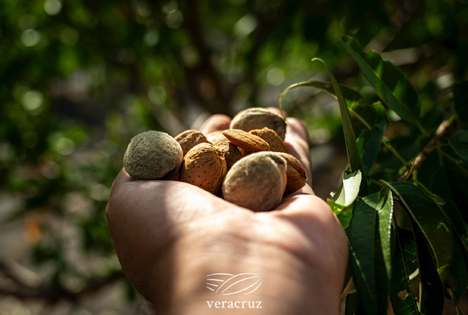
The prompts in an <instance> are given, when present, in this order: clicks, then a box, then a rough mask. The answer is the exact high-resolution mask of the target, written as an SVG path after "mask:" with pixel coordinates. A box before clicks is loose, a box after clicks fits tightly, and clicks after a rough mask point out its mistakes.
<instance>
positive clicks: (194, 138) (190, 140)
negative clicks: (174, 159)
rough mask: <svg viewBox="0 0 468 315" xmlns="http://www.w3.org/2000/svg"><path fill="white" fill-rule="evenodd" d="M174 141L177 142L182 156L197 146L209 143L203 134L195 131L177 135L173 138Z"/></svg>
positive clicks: (186, 131)
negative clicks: (182, 153)
mask: <svg viewBox="0 0 468 315" xmlns="http://www.w3.org/2000/svg"><path fill="white" fill-rule="evenodd" d="M175 140H176V141H177V142H179V144H180V146H181V148H182V151H183V152H184V156H185V155H186V154H187V152H188V151H190V149H191V148H193V147H194V146H196V145H197V144H200V143H210V142H209V141H208V139H207V138H206V137H205V135H204V134H202V133H201V132H200V131H196V130H185V131H184V132H181V133H179V134H178V135H177V136H176V137H175Z"/></svg>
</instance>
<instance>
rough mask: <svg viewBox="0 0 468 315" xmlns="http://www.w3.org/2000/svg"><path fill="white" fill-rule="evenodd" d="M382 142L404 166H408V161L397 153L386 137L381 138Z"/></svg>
mask: <svg viewBox="0 0 468 315" xmlns="http://www.w3.org/2000/svg"><path fill="white" fill-rule="evenodd" d="M382 142H383V144H384V145H385V146H386V147H387V149H388V150H389V151H390V152H392V153H393V155H394V156H395V157H396V158H397V159H399V160H400V161H401V163H403V165H404V166H406V168H408V163H407V162H406V161H405V159H404V158H403V157H402V156H401V155H400V153H398V152H397V151H396V150H395V148H394V147H393V146H392V145H391V144H390V141H388V139H387V138H386V137H383V138H382Z"/></svg>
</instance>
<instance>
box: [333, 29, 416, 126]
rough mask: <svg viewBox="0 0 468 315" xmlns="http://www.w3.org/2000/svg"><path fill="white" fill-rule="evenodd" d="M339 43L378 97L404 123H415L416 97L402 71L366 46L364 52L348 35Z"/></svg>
mask: <svg viewBox="0 0 468 315" xmlns="http://www.w3.org/2000/svg"><path fill="white" fill-rule="evenodd" d="M341 43H342V44H343V46H344V48H345V49H346V51H347V52H348V53H349V54H350V55H351V57H352V58H353V59H354V60H355V61H356V63H357V64H358V66H359V68H360V69H361V71H362V72H363V74H364V76H365V77H366V79H367V80H368V81H369V83H370V84H371V85H372V86H373V87H374V89H375V91H376V92H377V95H378V96H379V97H380V99H381V100H383V101H384V103H385V104H386V105H387V106H388V107H390V108H391V109H393V110H394V111H395V112H396V113H397V114H398V115H399V116H400V117H401V118H403V119H404V120H406V121H407V122H408V123H410V124H412V125H419V115H420V110H421V104H420V102H419V97H418V94H417V93H416V91H415V89H414V88H413V86H412V85H411V83H410V82H409V81H408V79H407V78H406V77H405V75H404V74H403V72H401V70H400V69H399V68H398V67H396V66H394V65H393V64H392V63H391V62H388V61H383V60H382V57H381V56H380V54H379V53H377V52H376V51H374V50H369V52H368V53H365V52H364V51H363V48H362V46H361V45H360V44H359V42H357V41H356V40H355V39H353V38H352V37H349V36H343V37H342V38H341Z"/></svg>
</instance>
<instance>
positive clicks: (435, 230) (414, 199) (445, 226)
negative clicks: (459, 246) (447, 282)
mask: <svg viewBox="0 0 468 315" xmlns="http://www.w3.org/2000/svg"><path fill="white" fill-rule="evenodd" d="M381 182H383V181H381ZM385 184H386V185H388V186H389V187H390V188H391V189H392V190H393V192H395V193H396V194H397V196H398V198H399V199H400V202H401V203H402V204H403V207H404V208H405V210H406V212H407V213H408V216H409V217H410V218H411V219H412V220H413V221H414V222H416V223H417V226H418V227H419V228H420V229H421V231H422V233H423V234H424V237H425V238H426V239H427V241H428V243H429V245H430V247H431V249H432V252H433V253H434V256H435V259H436V262H437V268H438V270H439V273H442V271H443V270H444V269H446V268H447V267H448V266H449V265H450V262H451V261H452V254H453V236H452V232H451V229H450V222H449V221H448V220H447V218H446V216H445V215H444V213H443V211H442V209H441V208H439V205H437V204H436V203H435V202H434V201H433V200H432V199H431V198H429V197H428V196H427V195H426V193H425V192H424V191H423V190H421V189H420V188H418V187H416V186H414V185H413V184H410V183H407V182H398V183H394V184H391V185H390V184H388V183H385Z"/></svg>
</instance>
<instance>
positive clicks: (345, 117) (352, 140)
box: [312, 58, 367, 196]
mask: <svg viewBox="0 0 468 315" xmlns="http://www.w3.org/2000/svg"><path fill="white" fill-rule="evenodd" d="M315 60H317V61H320V62H321V63H323V65H324V66H325V68H326V69H327V71H328V74H329V75H330V79H331V81H332V84H333V88H334V89H335V91H336V92H337V93H336V97H337V99H338V104H339V106H340V113H341V121H342V123H343V132H344V137H345V142H346V151H347V153H348V160H349V164H350V166H351V172H356V171H357V170H359V171H361V173H362V174H363V175H364V174H366V173H365V171H364V166H363V164H362V160H361V156H360V155H359V149H358V147H357V144H356V135H355V134H354V130H353V126H352V124H351V120H350V118H349V113H348V108H347V107H346V103H345V101H344V99H343V96H342V94H341V90H340V88H339V87H338V83H337V82H336V80H335V76H334V75H333V73H332V72H331V70H330V68H328V66H327V64H326V63H325V62H324V61H323V60H322V59H319V58H314V59H312V61H315ZM359 191H360V194H361V195H363V196H365V195H367V181H366V180H363V181H361V186H360V190H359Z"/></svg>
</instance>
